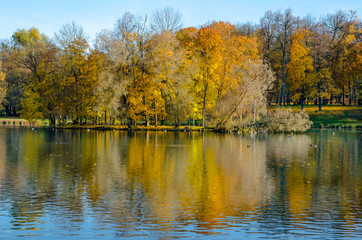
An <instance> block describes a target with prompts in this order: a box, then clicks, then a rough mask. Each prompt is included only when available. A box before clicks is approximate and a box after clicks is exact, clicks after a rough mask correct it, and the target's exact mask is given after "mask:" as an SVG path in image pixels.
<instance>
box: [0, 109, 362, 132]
mask: <svg viewBox="0 0 362 240" xmlns="http://www.w3.org/2000/svg"><path fill="white" fill-rule="evenodd" d="M276 108H277V106H273V107H272V109H276ZM281 108H291V109H292V110H293V111H296V112H297V111H300V105H290V106H282V107H281ZM304 111H305V112H307V113H308V115H309V117H310V120H311V121H312V122H313V126H312V127H313V128H321V127H323V128H362V109H361V107H360V108H359V109H358V108H357V107H356V106H342V105H332V106H323V107H322V111H319V110H318V105H307V106H304ZM1 120H7V121H12V120H14V121H20V120H25V119H21V118H16V117H1V118H0V123H1ZM35 125H37V126H40V127H41V126H48V125H49V122H48V120H37V121H36V124H35ZM57 128H61V129H94V130H113V129H114V130H128V127H127V126H126V125H73V124H67V125H59V126H57ZM200 129H202V127H190V126H180V127H174V126H158V127H156V126H149V127H146V126H132V130H136V131H146V130H148V131H200Z"/></svg>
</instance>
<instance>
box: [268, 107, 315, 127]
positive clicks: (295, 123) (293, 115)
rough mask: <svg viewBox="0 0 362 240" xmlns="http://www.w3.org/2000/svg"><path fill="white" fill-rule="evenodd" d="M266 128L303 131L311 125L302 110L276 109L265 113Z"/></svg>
mask: <svg viewBox="0 0 362 240" xmlns="http://www.w3.org/2000/svg"><path fill="white" fill-rule="evenodd" d="M266 123H267V129H268V130H269V131H271V132H305V131H307V130H308V129H310V128H311V127H312V121H309V116H308V114H306V113H305V112H304V111H301V112H293V111H292V110H291V109H287V110H285V109H280V108H278V109H276V110H275V111H270V112H269V113H268V114H267V120H266Z"/></svg>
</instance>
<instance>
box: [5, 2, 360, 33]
mask: <svg viewBox="0 0 362 240" xmlns="http://www.w3.org/2000/svg"><path fill="white" fill-rule="evenodd" d="M166 6H172V7H174V8H175V9H178V10H180V12H181V13H182V15H183V22H184V26H185V27H188V26H200V25H202V24H204V23H206V22H208V21H210V20H223V21H230V22H231V23H238V22H247V21H250V22H253V23H258V22H259V19H260V17H261V16H262V15H263V14H264V12H265V11H267V10H273V11H274V10H279V9H284V8H287V7H291V8H292V9H293V12H294V15H295V16H300V17H303V16H306V15H307V14H311V15H312V16H315V17H317V18H319V17H320V16H321V15H325V14H327V13H333V12H334V11H335V10H336V9H343V10H349V9H353V10H356V11H357V15H358V16H359V17H361V12H362V0H275V1H272V0H239V1H237V0H218V1H216V0H209V1H205V0H183V1H176V0H170V1H166V0H154V1H146V0H118V1H116V0H0V39H3V38H9V37H10V36H11V35H12V34H13V33H14V31H16V30H17V29H19V28H26V29H28V28H30V27H37V28H38V29H39V30H40V31H41V32H43V33H45V34H47V35H48V36H50V37H53V36H54V33H55V32H57V31H58V30H59V28H60V27H61V26H62V25H63V24H65V23H68V22H71V21H75V22H76V23H77V24H80V25H81V26H83V28H84V30H85V32H86V34H87V35H88V36H89V38H90V39H94V38H95V36H96V33H98V32H99V31H100V30H102V29H112V28H113V27H114V24H115V22H116V20H117V19H118V18H119V17H120V16H122V14H123V13H124V12H125V11H129V12H132V13H135V14H141V15H145V14H147V15H148V16H149V17H150V16H152V14H153V12H154V11H155V10H157V9H161V8H164V7H166Z"/></svg>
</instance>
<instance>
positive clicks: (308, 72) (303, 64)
mask: <svg viewBox="0 0 362 240" xmlns="http://www.w3.org/2000/svg"><path fill="white" fill-rule="evenodd" d="M310 34H311V33H310V32H309V31H307V30H305V29H299V30H297V31H296V32H295V33H294V34H293V36H292V44H291V46H290V62H289V64H288V66H287V73H288V78H289V81H288V83H289V87H290V90H291V92H292V93H293V98H294V100H296V101H298V102H300V104H301V110H303V104H304V100H305V99H306V98H307V97H309V94H310V92H311V90H312V88H313V87H314V83H315V73H314V72H315V71H314V66H313V58H312V57H311V56H310V53H309V52H310V48H309V47H308V46H307V42H308V41H309V37H310Z"/></svg>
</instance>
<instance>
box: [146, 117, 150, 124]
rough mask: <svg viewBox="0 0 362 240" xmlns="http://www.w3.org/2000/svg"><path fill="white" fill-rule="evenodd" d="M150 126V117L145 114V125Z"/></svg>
mask: <svg viewBox="0 0 362 240" xmlns="http://www.w3.org/2000/svg"><path fill="white" fill-rule="evenodd" d="M149 126H150V117H149V116H146V127H149Z"/></svg>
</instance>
